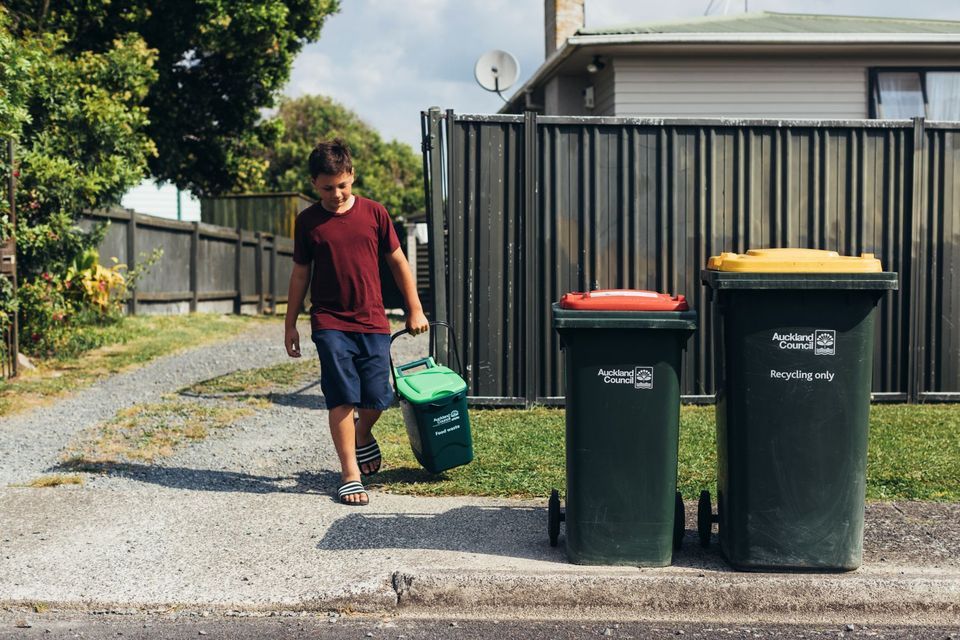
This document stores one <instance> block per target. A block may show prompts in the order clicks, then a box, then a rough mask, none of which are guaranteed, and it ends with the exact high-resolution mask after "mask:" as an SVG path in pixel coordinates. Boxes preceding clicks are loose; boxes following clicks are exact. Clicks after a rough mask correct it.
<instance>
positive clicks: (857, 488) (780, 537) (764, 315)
mask: <svg viewBox="0 0 960 640" xmlns="http://www.w3.org/2000/svg"><path fill="white" fill-rule="evenodd" d="M701 280H702V281H703V283H704V284H705V285H706V286H707V287H708V293H709V296H710V299H711V303H712V307H713V319H714V330H715V336H716V345H717V346H716V348H715V350H714V352H715V365H716V376H717V396H716V415H717V494H718V495H717V514H716V515H714V514H713V513H712V505H711V499H710V495H709V494H708V493H707V492H703V493H702V494H701V497H700V505H699V509H698V529H699V534H700V540H701V543H702V544H704V545H705V546H706V545H708V544H709V540H710V535H711V529H712V522H717V523H718V531H719V538H720V548H721V551H722V553H723V555H724V556H725V557H726V558H727V560H728V561H729V562H730V563H731V564H732V565H733V566H734V567H736V568H739V569H746V570H765V569H773V570H779V569H806V570H810V569H813V570H826V571H831V570H833V571H845V570H852V569H856V568H857V567H859V566H860V563H861V558H862V549H863V512H864V496H865V487H866V461H867V433H868V427H869V413H870V386H871V375H872V372H873V352H874V318H875V315H876V314H875V309H876V306H877V304H878V302H879V301H880V299H881V298H882V297H883V295H884V294H885V292H887V291H890V290H894V289H896V288H897V274H896V273H892V272H887V271H883V269H882V266H881V264H880V261H879V260H877V259H876V257H874V256H873V255H872V254H869V253H865V254H863V255H861V256H856V257H854V256H842V255H839V254H838V253H837V252H834V251H821V250H814V249H758V250H751V251H748V252H747V253H745V254H737V253H722V254H720V255H718V256H714V257H712V258H710V260H709V262H708V263H707V268H706V269H705V270H703V271H702V272H701Z"/></svg>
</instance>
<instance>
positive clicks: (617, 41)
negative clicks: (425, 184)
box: [498, 33, 960, 113]
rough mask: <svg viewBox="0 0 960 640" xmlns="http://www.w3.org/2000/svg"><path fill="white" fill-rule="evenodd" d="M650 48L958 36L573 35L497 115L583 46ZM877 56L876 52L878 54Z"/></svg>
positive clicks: (919, 42) (957, 41)
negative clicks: (637, 46)
mask: <svg viewBox="0 0 960 640" xmlns="http://www.w3.org/2000/svg"><path fill="white" fill-rule="evenodd" d="M621 45H650V47H649V48H652V49H660V48H664V49H666V48H669V47H671V46H674V45H701V46H710V45H714V46H730V45H743V46H744V47H745V48H744V50H745V51H747V50H749V49H752V48H753V47H756V46H782V45H800V46H803V45H832V46H851V47H855V46H858V45H861V46H862V45H870V46H883V45H888V46H891V47H894V48H898V49H899V48H902V47H904V46H910V45H913V46H931V45H933V46H937V45H940V46H960V33H956V34H953V33H927V34H917V33H777V34H771V33H681V34H676V33H630V34H617V35H582V36H573V37H571V38H568V39H567V40H566V42H564V44H563V46H562V47H560V48H559V49H557V50H556V51H555V52H554V53H553V54H551V55H550V57H549V58H547V59H546V60H545V61H544V63H543V64H542V65H540V67H539V68H538V69H537V70H536V71H535V72H534V74H533V75H532V76H530V78H529V79H528V80H527V81H526V82H524V83H523V85H522V86H521V87H520V88H519V89H518V90H517V91H516V92H515V93H514V94H513V95H512V96H510V98H509V99H508V100H507V102H506V104H504V105H503V107H501V108H500V109H499V110H498V113H506V112H508V111H509V110H512V109H513V108H514V107H515V104H516V103H517V102H519V101H521V100H523V99H524V95H525V94H526V93H527V92H528V91H532V90H533V89H535V88H537V87H539V86H540V85H541V84H543V82H544V81H545V80H546V79H548V78H549V77H550V76H551V74H552V73H553V72H554V71H555V70H556V69H557V68H558V67H560V66H561V65H562V63H563V62H564V61H565V60H566V59H567V58H569V57H570V56H571V55H573V54H574V53H575V52H576V51H577V50H579V49H582V48H587V47H593V48H597V47H608V46H621ZM644 48H645V49H647V47H644ZM878 53H880V52H879V51H878Z"/></svg>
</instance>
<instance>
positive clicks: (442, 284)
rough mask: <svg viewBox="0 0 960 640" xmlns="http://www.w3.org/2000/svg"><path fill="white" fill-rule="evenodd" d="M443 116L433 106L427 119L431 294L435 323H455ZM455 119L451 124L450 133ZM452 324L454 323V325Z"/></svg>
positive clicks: (440, 349)
mask: <svg viewBox="0 0 960 640" xmlns="http://www.w3.org/2000/svg"><path fill="white" fill-rule="evenodd" d="M441 122H442V116H441V115H440V109H439V108H438V107H431V108H430V110H429V111H428V112H427V117H426V118H425V120H424V131H423V132H422V133H423V143H422V145H423V151H424V154H423V157H424V172H423V181H424V188H425V189H426V192H427V202H426V205H427V234H428V235H427V237H428V242H429V246H430V292H431V293H432V294H433V313H432V316H431V319H432V320H442V321H445V322H451V318H450V315H449V310H448V308H447V270H446V264H447V260H446V256H447V237H446V220H447V214H446V208H445V202H444V198H443V180H444V173H443V157H442V150H443V133H442V129H441ZM451 124H452V119H451V120H448V122H447V131H448V135H449V127H450V126H451ZM451 324H452V322H451ZM439 333H440V335H438V336H437V340H436V342H435V343H434V344H435V345H436V349H437V353H444V352H445V349H444V346H445V345H446V335H443V334H442V332H439Z"/></svg>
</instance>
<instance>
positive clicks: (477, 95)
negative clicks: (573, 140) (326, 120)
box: [284, 0, 960, 149]
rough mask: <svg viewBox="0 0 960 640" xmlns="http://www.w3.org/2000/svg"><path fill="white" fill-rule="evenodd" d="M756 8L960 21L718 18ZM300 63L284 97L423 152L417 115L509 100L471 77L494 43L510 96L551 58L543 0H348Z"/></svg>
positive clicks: (649, 18)
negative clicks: (335, 105) (508, 64)
mask: <svg viewBox="0 0 960 640" xmlns="http://www.w3.org/2000/svg"><path fill="white" fill-rule="evenodd" d="M745 3H746V5H747V8H748V9H749V10H750V11H751V12H754V11H780V12H793V13H822V14H839V15H872V16H888V17H905V18H933V19H945V20H960V0H909V1H906V0H802V1H801V0H714V2H713V8H712V10H711V12H710V13H711V15H722V14H723V12H724V8H726V13H727V15H732V14H736V13H742V12H743V11H744V5H745ZM709 4H710V1H709V0H669V1H663V0H586V5H585V7H586V8H585V18H586V26H587V28H600V27H609V26H617V25H624V24H640V23H644V22H656V21H662V20H674V19H684V18H692V17H698V16H702V15H704V11H705V10H706V9H707V6H708V5H709ZM341 5H342V8H341V10H340V12H339V13H337V14H334V15H333V16H330V17H328V18H327V20H326V22H325V23H324V26H323V31H322V32H321V34H320V39H319V40H318V41H317V42H314V43H311V44H308V45H306V46H305V47H304V48H303V50H302V51H301V52H300V55H299V56H298V57H297V59H296V60H295V61H294V65H293V70H292V72H291V76H290V81H289V82H288V84H287V86H286V87H285V89H284V94H286V95H288V96H291V97H297V96H300V95H304V94H315V95H326V96H329V97H331V98H333V99H334V100H336V101H337V102H339V103H341V104H343V105H344V106H346V107H348V108H350V109H352V110H353V111H354V112H355V113H357V114H358V115H359V116H360V118H361V119H363V120H364V121H365V122H366V123H367V124H369V125H371V126H372V127H374V128H375V129H377V130H378V131H379V132H380V134H381V135H382V136H383V137H384V138H386V139H388V140H390V139H397V140H400V141H402V142H406V143H408V144H410V145H412V146H413V147H414V149H419V147H420V112H421V111H423V110H425V109H427V108H429V107H431V106H437V107H440V108H441V109H442V110H446V109H453V110H454V111H456V112H457V113H495V112H496V111H497V109H499V108H500V106H501V105H502V104H503V101H502V100H501V98H500V97H499V96H497V95H496V94H495V93H491V92H488V91H485V90H484V89H482V88H481V87H480V86H479V85H478V84H477V83H476V81H475V80H474V77H473V70H474V65H475V64H476V61H477V58H479V57H480V55H481V54H482V53H484V52H486V51H489V50H491V49H503V50H506V51H509V52H510V53H512V54H513V55H514V56H516V58H517V59H518V61H519V63H520V78H519V80H518V81H517V83H516V84H515V85H514V86H513V87H512V88H511V89H509V90H507V91H505V92H504V94H505V95H506V96H510V95H512V94H513V91H514V90H516V89H519V88H520V87H521V86H522V85H523V83H524V82H525V81H526V79H527V78H529V77H530V76H531V75H532V74H533V72H534V71H536V69H537V67H539V66H540V64H541V63H542V62H543V60H544V36H543V6H544V0H341Z"/></svg>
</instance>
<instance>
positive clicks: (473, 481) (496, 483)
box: [368, 405, 960, 502]
mask: <svg viewBox="0 0 960 640" xmlns="http://www.w3.org/2000/svg"><path fill="white" fill-rule="evenodd" d="M470 417H471V421H472V423H471V426H472V431H473V445H474V455H475V459H474V461H473V462H472V463H471V464H469V465H466V466H464V467H459V468H456V469H452V470H450V471H448V472H446V473H444V474H441V475H440V476H431V475H430V474H428V473H427V472H426V471H424V470H423V469H422V468H421V467H420V466H419V465H418V464H417V462H416V459H415V458H414V457H413V454H412V453H411V451H410V445H409V443H408V441H407V435H406V430H405V429H404V426H403V418H402V416H401V415H400V411H399V410H398V409H391V410H390V411H388V412H386V413H385V414H384V416H383V418H382V419H381V422H380V423H379V424H378V426H377V428H376V431H375V432H376V434H377V439H378V440H379V442H380V444H381V447H382V449H383V451H384V456H385V459H386V461H387V464H386V465H385V467H384V470H383V471H381V473H379V474H377V475H376V476H374V477H373V478H371V480H372V482H370V483H368V484H369V485H370V486H372V487H377V488H380V489H383V490H386V491H390V492H393V493H406V494H417V495H481V496H517V497H533V498H536V497H539V498H545V497H547V496H549V495H550V490H551V489H553V488H557V489H559V490H560V492H561V494H562V493H564V487H565V484H566V478H565V470H564V468H565V462H564V413H563V411H562V410H558V409H544V408H537V409H531V410H505V409H498V410H484V411H480V410H472V411H471V412H470ZM958 461H960V405H912V406H911V405H875V406H873V407H872V408H871V432H870V444H869V453H868V466H867V498H868V499H872V500H933V501H945V502H956V501H960V462H958ZM716 464H717V457H716V436H715V432H714V409H713V407H712V406H699V407H698V406H685V407H683V408H682V410H681V414H680V454H679V468H678V488H679V490H680V491H681V492H682V494H683V496H684V497H685V498H687V499H693V498H696V497H697V496H698V495H699V493H700V491H701V490H702V489H708V490H709V491H710V492H711V493H712V494H713V495H716Z"/></svg>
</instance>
